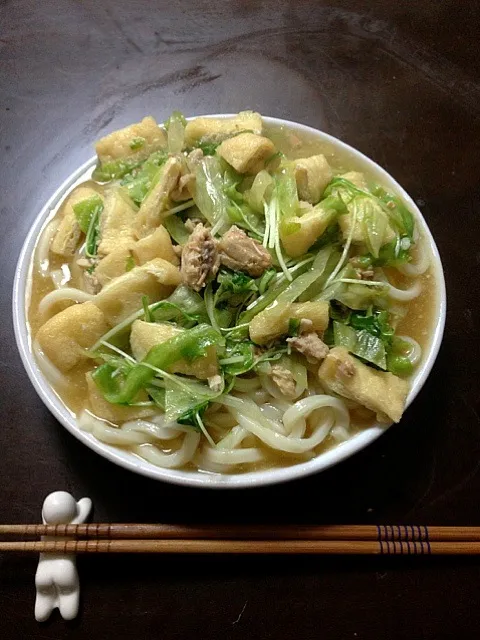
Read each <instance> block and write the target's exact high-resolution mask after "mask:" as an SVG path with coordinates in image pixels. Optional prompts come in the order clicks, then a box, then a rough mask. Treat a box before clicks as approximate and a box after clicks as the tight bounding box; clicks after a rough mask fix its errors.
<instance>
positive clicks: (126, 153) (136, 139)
mask: <svg viewBox="0 0 480 640" xmlns="http://www.w3.org/2000/svg"><path fill="white" fill-rule="evenodd" d="M166 147H167V138H166V136H165V132H164V131H163V130H162V129H160V127H159V126H158V125H157V123H156V121H155V119H154V118H152V116H147V117H146V118H143V120H142V121H141V122H137V123H135V124H131V125H130V126H128V127H125V128H124V129H118V131H114V132H113V133H109V134H108V135H107V136H105V137H104V138H101V139H100V140H99V141H98V142H97V143H96V145H95V150H96V152H97V155H98V159H99V160H100V162H101V164H105V163H107V162H115V161H117V160H124V159H129V160H139V161H140V160H143V159H145V158H148V156H149V155H150V154H151V153H153V152H154V151H158V150H160V149H165V148H166Z"/></svg>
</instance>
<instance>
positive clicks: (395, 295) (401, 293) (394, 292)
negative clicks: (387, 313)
mask: <svg viewBox="0 0 480 640" xmlns="http://www.w3.org/2000/svg"><path fill="white" fill-rule="evenodd" d="M378 279H379V280H382V281H383V282H386V283H387V284H388V294H387V295H388V297H389V298H391V299H392V300H398V302H410V301H411V300H414V299H415V298H418V296H419V295H420V293H421V292H422V284H421V282H420V281H419V280H416V281H415V282H414V283H413V284H412V286H411V287H410V288H408V289H397V287H394V286H393V284H391V283H390V281H389V280H388V278H387V276H386V275H385V273H384V272H383V270H382V269H379V270H378Z"/></svg>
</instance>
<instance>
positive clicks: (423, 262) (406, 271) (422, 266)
mask: <svg viewBox="0 0 480 640" xmlns="http://www.w3.org/2000/svg"><path fill="white" fill-rule="evenodd" d="M416 253H417V261H416V263H415V264H413V263H411V262H407V263H406V264H401V265H399V266H398V267H397V269H398V270H399V271H400V273H403V275H405V276H409V277H410V278H414V277H416V276H421V275H422V273H425V271H426V270H427V269H428V267H429V266H430V256H429V255H428V252H427V250H426V249H425V245H424V243H423V241H421V242H419V243H418V244H417V245H416Z"/></svg>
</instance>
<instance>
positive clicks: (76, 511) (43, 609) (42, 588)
mask: <svg viewBox="0 0 480 640" xmlns="http://www.w3.org/2000/svg"><path fill="white" fill-rule="evenodd" d="M91 508H92V501H91V500H90V498H82V499H81V500H79V501H78V502H76V501H75V498H74V497H73V496H72V495H71V494H70V493H67V492H66V491H55V492H54V493H51V494H50V495H48V496H47V497H46V498H45V501H44V503H43V509H42V520H43V524H82V523H83V522H85V521H86V520H87V518H88V515H89V513H90V510H91ZM53 539H55V540H68V539H69V538H58V537H55V538H52V537H51V536H43V537H42V540H53ZM35 586H36V589H37V597H36V600H35V619H36V620H38V621H39V622H42V621H44V620H47V619H48V617H49V616H50V614H51V613H52V611H53V609H55V608H58V609H59V610H60V615H61V616H62V618H63V619H64V620H72V619H73V618H75V617H76V615H77V613H78V603H79V598H80V583H79V581H78V573H77V567H76V563H75V554H73V553H65V554H62V553H41V554H40V558H39V561H38V568H37V573H36V574H35Z"/></svg>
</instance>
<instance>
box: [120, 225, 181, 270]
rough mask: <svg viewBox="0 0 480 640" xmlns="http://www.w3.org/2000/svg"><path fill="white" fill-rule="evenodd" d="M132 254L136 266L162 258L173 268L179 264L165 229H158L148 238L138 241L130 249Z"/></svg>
mask: <svg viewBox="0 0 480 640" xmlns="http://www.w3.org/2000/svg"><path fill="white" fill-rule="evenodd" d="M132 253H133V255H134V257H135V261H136V262H137V264H144V263H145V262H148V261H149V260H153V259H154V258H163V259H164V260H167V261H168V262H171V263H172V264H174V265H175V266H177V265H178V264H179V263H180V261H179V259H178V256H177V254H176V253H175V251H174V250H173V245H172V239H171V238H170V234H169V233H168V231H167V230H166V229H165V227H158V229H155V231H154V232H153V233H151V234H150V235H149V236H146V237H145V238H142V239H141V240H138V242H136V243H135V244H134V245H133V247H132Z"/></svg>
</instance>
